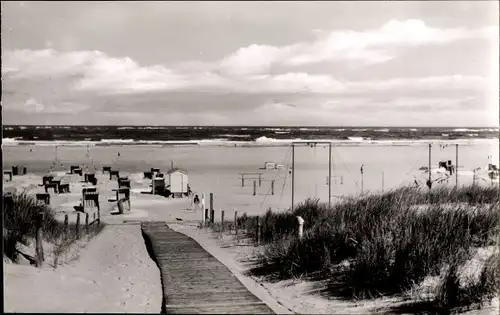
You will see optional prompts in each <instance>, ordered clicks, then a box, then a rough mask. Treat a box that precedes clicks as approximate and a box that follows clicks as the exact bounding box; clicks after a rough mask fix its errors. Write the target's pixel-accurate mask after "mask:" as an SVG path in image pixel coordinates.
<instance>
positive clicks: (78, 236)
mask: <svg viewBox="0 0 500 315" xmlns="http://www.w3.org/2000/svg"><path fill="white" fill-rule="evenodd" d="M76 238H77V239H79V238H80V212H77V213H76Z"/></svg>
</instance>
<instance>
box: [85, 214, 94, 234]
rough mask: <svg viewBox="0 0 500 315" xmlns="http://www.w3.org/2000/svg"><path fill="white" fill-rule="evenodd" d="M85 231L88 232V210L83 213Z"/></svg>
mask: <svg viewBox="0 0 500 315" xmlns="http://www.w3.org/2000/svg"><path fill="white" fill-rule="evenodd" d="M94 213H95V212H94ZM85 233H87V234H89V213H88V212H87V213H85Z"/></svg>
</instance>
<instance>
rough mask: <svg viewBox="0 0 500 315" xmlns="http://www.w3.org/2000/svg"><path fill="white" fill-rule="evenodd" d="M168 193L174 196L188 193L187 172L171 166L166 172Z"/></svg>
mask: <svg viewBox="0 0 500 315" xmlns="http://www.w3.org/2000/svg"><path fill="white" fill-rule="evenodd" d="M167 175H168V182H169V184H170V193H171V194H172V196H173V197H174V198H176V197H177V198H179V197H182V196H183V195H185V194H187V193H188V183H189V181H188V172H187V171H186V170H183V169H180V168H172V169H170V170H169V171H168V172H167Z"/></svg>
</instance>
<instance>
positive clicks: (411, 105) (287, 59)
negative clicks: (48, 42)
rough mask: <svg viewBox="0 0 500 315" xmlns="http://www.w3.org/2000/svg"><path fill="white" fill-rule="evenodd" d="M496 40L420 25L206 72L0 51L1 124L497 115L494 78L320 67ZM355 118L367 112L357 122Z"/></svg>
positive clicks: (238, 54)
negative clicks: (378, 75)
mask: <svg viewBox="0 0 500 315" xmlns="http://www.w3.org/2000/svg"><path fill="white" fill-rule="evenodd" d="M495 34H496V35H498V28H497V27H496V28H495V27H490V28H482V29H476V30H469V29H460V28H453V29H436V28H432V27H429V26H427V25H426V24H424V23H423V22H421V21H418V20H409V21H404V22H399V21H390V22H388V23H386V24H385V25H383V26H382V27H380V28H379V29H374V30H366V31H349V30H345V31H342V30H337V31H333V32H323V31H317V30H316V31H315V36H316V37H315V39H314V40H313V41H310V42H298V43H295V44H292V45H288V46H270V45H249V46H247V47H242V48H240V49H238V50H236V51H235V52H234V53H232V54H229V55H227V56H225V57H223V58H221V59H219V60H217V61H214V62H202V61H197V60H193V61H189V62H185V63H181V64H176V65H169V66H166V65H161V64H157V65H143V64H140V63H139V62H137V61H136V60H132V59H131V58H129V57H120V56H110V55H109V54H107V53H105V52H101V51H91V50H89V51H69V52H68V51H66V52H65V51H58V50H54V49H43V50H28V49H24V50H13V51H5V52H4V53H3V60H2V75H3V81H4V82H3V84H4V92H5V94H4V104H5V106H4V108H5V109H6V110H7V111H8V112H7V116H6V117H8V116H9V115H10V114H9V112H12V113H13V114H12V115H14V116H15V117H19V113H21V112H24V113H33V112H36V113H38V114H46V115H49V114H54V115H66V116H65V117H70V116H72V115H75V114H78V113H91V114H92V113H93V115H99V117H98V119H104V120H106V121H110V120H113V119H115V118H111V117H110V115H111V114H109V113H112V112H114V111H116V112H119V113H120V114H119V115H118V114H117V115H118V116H119V117H120V119H121V120H125V121H128V120H130V121H132V122H133V121H134V117H135V118H137V119H144V120H149V121H155V122H158V123H161V121H165V123H167V122H168V123H175V122H176V121H177V122H179V123H180V122H182V121H191V122H192V123H193V124H196V123H202V122H204V123H205V124H206V123H207V122H208V121H210V123H215V124H216V123H226V122H227V123H229V124H231V122H233V124H234V119H233V118H231V117H233V116H239V115H241V116H242V117H243V118H238V123H240V121H241V123H244V122H249V121H258V122H260V121H261V120H262V123H264V122H267V123H271V122H272V121H274V122H276V121H279V120H280V119H285V120H287V121H289V123H291V124H292V123H296V122H297V123H298V122H299V121H301V120H302V121H317V122H323V123H331V121H339V119H341V118H342V117H345V119H347V120H349V119H351V120H353V121H355V118H356V117H357V118H359V119H360V121H365V122H370V121H373V119H375V118H374V117H376V116H371V114H372V113H375V112H377V113H380V112H386V114H385V115H386V118H385V119H387V120H391V119H393V118H387V116H390V115H388V114H390V113H411V112H422V115H424V114H425V112H428V111H430V110H441V111H452V110H456V111H459V110H463V109H464V108H466V107H464V106H465V105H464V104H467V106H470V107H472V108H474V110H476V111H482V112H483V113H484V112H485V111H486V110H490V109H493V108H495V106H498V105H497V101H498V99H497V98H496V95H497V92H498V75H497V73H495V74H492V77H491V78H489V77H483V76H479V75H468V74H467V73H461V72H460V69H456V72H452V73H445V74H443V75H432V76H431V75H427V76H419V77H414V76H412V74H411V73H408V74H407V76H403V77H401V76H399V77H393V78H384V79H363V80H352V79H351V80H348V79H346V78H345V77H343V76H341V75H339V74H338V72H335V71H330V70H331V69H332V68H329V69H330V70H324V69H322V67H321V65H324V64H331V63H332V62H333V63H335V62H338V64H339V65H341V66H343V65H344V64H346V63H349V62H351V61H356V63H360V64H363V65H365V64H372V63H381V62H387V61H389V60H391V59H393V58H395V57H396V56H397V55H398V53H399V52H400V50H401V49H405V48H412V47H415V46H419V47H422V46H425V45H441V46H442V45H446V44H447V43H452V42H456V41H459V40H466V39H471V38H476V39H477V38H482V39H489V40H491V39H492V38H494V35H495ZM494 41H498V36H497V38H494ZM425 58H428V56H426V57H425ZM445 58H446V57H445ZM444 61H445V60H444ZM313 64H315V65H316V66H318V69H319V71H316V72H315V73H311V72H308V69H307V66H308V65H313ZM277 68H279V69H280V70H281V71H279V72H278V71H276V69H277ZM366 69H368V70H365V72H364V73H363V72H362V71H363V69H357V71H359V72H361V73H362V74H363V75H360V76H359V78H373V77H374V76H373V75H371V74H370V72H369V71H370V70H369V68H366ZM320 70H323V71H320ZM493 91H494V92H493ZM492 95H495V99H493V98H492V97H490V96H492ZM424 96H425V97H424ZM89 109H92V111H90V110H89ZM144 111H150V112H144ZM356 111H366V112H365V113H362V114H357V116H356V115H354V114H353V113H354V112H356ZM105 113H108V114H105ZM138 113H140V115H139V114H138ZM155 113H164V114H165V113H166V114H168V119H167V118H164V119H160V118H158V117H154V116H155V115H156V114H155ZM185 113H189V117H187V116H186V115H185ZM266 115H268V116H266ZM343 115H344V116H343ZM349 115H352V116H349ZM395 115H396V114H395ZM456 115H459V112H457V113H456ZM94 117H97V116H94ZM146 117H148V118H146ZM422 117H423V116H422ZM474 117H479V114H476V116H474ZM68 119H69V118H68ZM71 119H73V118H71ZM495 119H496V118H495ZM115 120H116V119H115ZM90 121H92V119H90ZM113 121H114V120H113ZM422 121H424V119H423V118H422ZM145 123H148V122H146V121H145Z"/></svg>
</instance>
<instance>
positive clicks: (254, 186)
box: [253, 181, 257, 196]
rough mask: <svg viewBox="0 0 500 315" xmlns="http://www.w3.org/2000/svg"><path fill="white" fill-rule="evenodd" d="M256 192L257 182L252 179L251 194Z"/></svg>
mask: <svg viewBox="0 0 500 315" xmlns="http://www.w3.org/2000/svg"><path fill="white" fill-rule="evenodd" d="M256 194H257V182H256V181H253V195H254V196H255V195H256Z"/></svg>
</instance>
